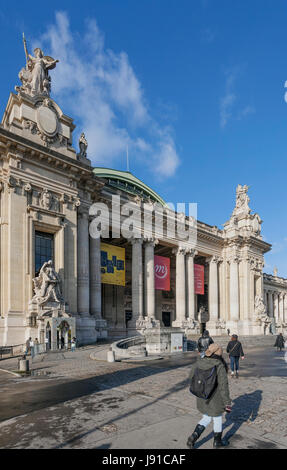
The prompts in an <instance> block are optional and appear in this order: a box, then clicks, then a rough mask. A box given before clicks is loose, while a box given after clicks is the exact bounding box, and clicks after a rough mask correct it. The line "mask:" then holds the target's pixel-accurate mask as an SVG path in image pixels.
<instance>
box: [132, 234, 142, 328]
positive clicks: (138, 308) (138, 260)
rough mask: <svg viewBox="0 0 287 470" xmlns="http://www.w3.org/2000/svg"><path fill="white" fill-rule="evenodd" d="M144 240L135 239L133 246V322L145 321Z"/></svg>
mask: <svg viewBox="0 0 287 470" xmlns="http://www.w3.org/2000/svg"><path fill="white" fill-rule="evenodd" d="M142 243H143V240H142V238H133V239H132V240H131V244H132V310H133V318H132V322H133V323H135V322H136V321H137V320H143V267H142Z"/></svg>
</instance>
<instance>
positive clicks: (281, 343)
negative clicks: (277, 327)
mask: <svg viewBox="0 0 287 470" xmlns="http://www.w3.org/2000/svg"><path fill="white" fill-rule="evenodd" d="M274 346H277V348H284V338H283V336H281V335H278V336H277V338H276V341H275V344H274Z"/></svg>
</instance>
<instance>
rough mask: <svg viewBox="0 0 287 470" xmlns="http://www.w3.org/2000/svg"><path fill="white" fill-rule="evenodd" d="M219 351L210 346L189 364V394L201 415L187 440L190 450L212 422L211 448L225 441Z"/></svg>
mask: <svg viewBox="0 0 287 470" xmlns="http://www.w3.org/2000/svg"><path fill="white" fill-rule="evenodd" d="M222 354H223V350H222V348H221V347H220V346H219V345H218V344H216V343H213V344H211V345H210V346H209V348H208V349H207V350H206V351H205V355H204V357H199V358H198V359H197V361H196V363H195V364H193V366H192V368H191V373H190V392H191V393H192V394H194V395H195V396H196V397H197V399H196V405H197V409H198V411H200V412H201V413H202V414H203V416H202V419H201V420H200V421H199V423H198V424H197V425H196V427H195V429H194V431H193V433H192V435H191V436H189V438H188V440H187V446H188V447H189V448H190V449H192V448H193V447H194V444H195V442H196V441H197V439H198V438H199V437H200V435H201V434H202V433H203V431H204V430H205V428H206V426H208V424H209V423H210V422H211V420H212V419H213V431H214V441H213V447H215V448H218V447H225V446H227V445H228V442H224V441H222V414H223V413H224V411H226V412H228V413H229V412H230V411H231V399H230V395H229V387H228V378H227V364H226V362H225V360H224V359H223V357H222Z"/></svg>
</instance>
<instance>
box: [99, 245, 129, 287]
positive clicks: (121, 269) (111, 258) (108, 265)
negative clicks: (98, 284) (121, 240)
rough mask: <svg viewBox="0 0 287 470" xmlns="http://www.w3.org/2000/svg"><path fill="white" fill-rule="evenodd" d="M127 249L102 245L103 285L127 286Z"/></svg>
mask: <svg viewBox="0 0 287 470" xmlns="http://www.w3.org/2000/svg"><path fill="white" fill-rule="evenodd" d="M125 263H126V259H125V248H120V247H118V246H114V245H108V244H107V243H101V273H102V276H101V280H102V283H103V284H114V285H116V286H125V284H126V279H125V273H126V269H125Z"/></svg>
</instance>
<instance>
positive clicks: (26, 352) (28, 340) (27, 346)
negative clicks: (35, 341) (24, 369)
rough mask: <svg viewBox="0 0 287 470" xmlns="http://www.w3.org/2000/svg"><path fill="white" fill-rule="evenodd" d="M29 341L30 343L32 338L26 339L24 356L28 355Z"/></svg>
mask: <svg viewBox="0 0 287 470" xmlns="http://www.w3.org/2000/svg"><path fill="white" fill-rule="evenodd" d="M30 341H32V338H31V337H30V338H28V339H27V341H26V351H25V355H27V354H29V352H30V350H31V348H30Z"/></svg>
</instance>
